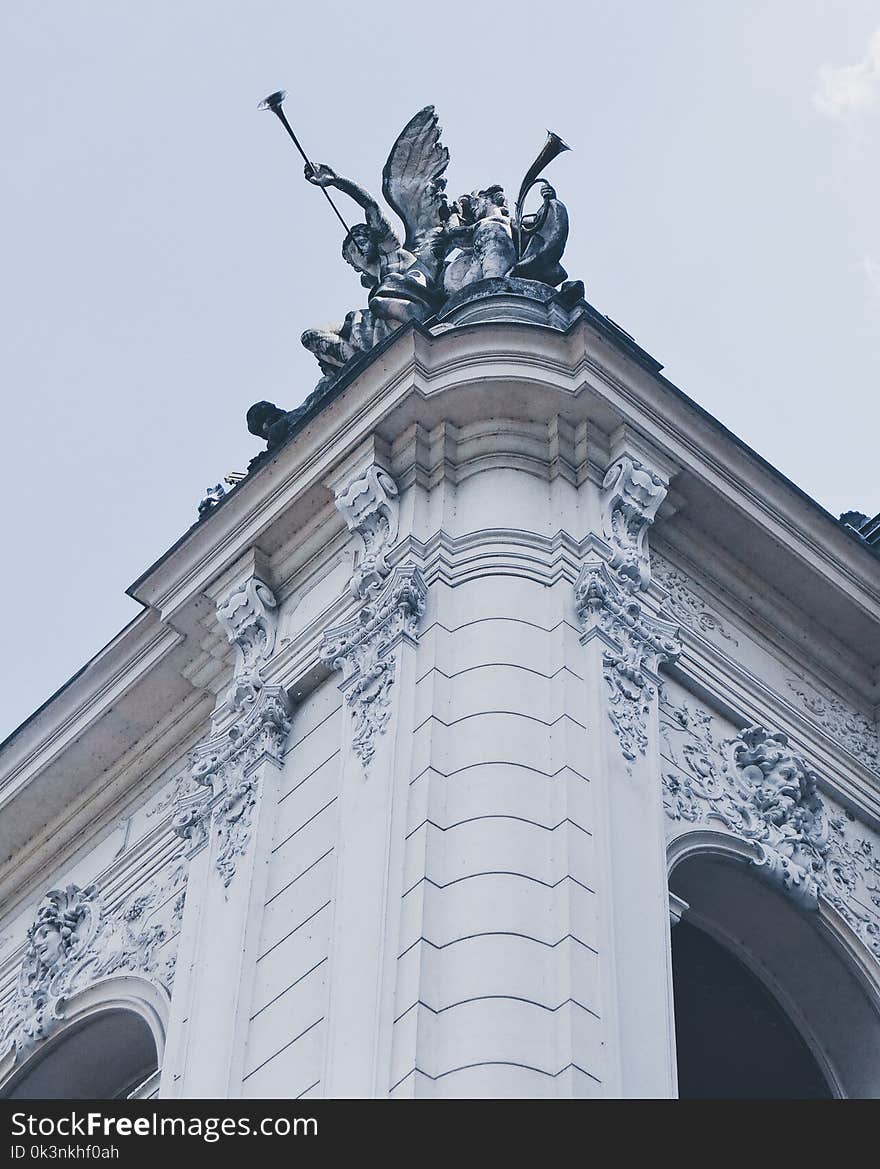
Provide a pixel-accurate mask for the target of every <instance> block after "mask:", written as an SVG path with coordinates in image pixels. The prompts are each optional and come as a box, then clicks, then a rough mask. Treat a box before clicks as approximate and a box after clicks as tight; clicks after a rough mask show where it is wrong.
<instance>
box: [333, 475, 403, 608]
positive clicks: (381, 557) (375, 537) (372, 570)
mask: <svg viewBox="0 0 880 1169" xmlns="http://www.w3.org/2000/svg"><path fill="white" fill-rule="evenodd" d="M336 507H337V509H338V510H339V512H340V513H341V514H342V516H343V518H344V519H345V522H346V524H348V530H349V531H350V532H356V533H357V534H358V535H359V536H360V538H361V541H362V544H363V552H362V555H361V557H360V559H359V561H358V564H357V567H356V568H355V570H354V572H353V573H352V577H351V591H352V593H353V594H354V596H355V597H358V598H364V597H366V596H368V595H369V594H370V593H371V592H374V591H375V590H376V589H379V588H381V587H382V582H383V580H385V578H386V577H387V576H388V574H389V572H390V571H391V569H390V568H389V566H388V561H387V559H386V556H387V553H388V552H389V551H390V550H391V549H392V548H393V547H394V544H395V543H396V541H397V533H398V526H399V507H400V505H399V502H398V489H397V484H396V483H395V482H394V480H393V479H392V478H391V476H390V475H389V474H388V472H387V471H385V470H383V469H382V468H381V467H380V466H378V465H377V464H376V463H373V464H371V465H370V466H369V467H367V468H366V470H365V471H362V472H360V473H358V474H357V475H356V476H355V478H353V479H352V480H351V481H350V482H349V483H347V484H346V485H345V486H344V487H342V488H340V489H339V490H338V491H337V492H336Z"/></svg>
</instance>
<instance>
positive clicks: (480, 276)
mask: <svg viewBox="0 0 880 1169" xmlns="http://www.w3.org/2000/svg"><path fill="white" fill-rule="evenodd" d="M444 235H445V239H446V246H447V248H456V249H458V255H457V256H455V257H453V258H452V259H450V261H449V263H448V264H447V265H446V267H445V268H444V270H443V289H444V291H445V293H446V295H447V296H452V295H453V294H454V293H456V292H458V291H459V290H460V289H462V288H464V287H465V286H466V285H468V284H473V283H474V281H475V280H488V279H491V278H492V277H499V276H507V275H509V274H510V271H511V269H512V268H513V266H514V264H515V263H516V245H515V244H514V242H513V228H512V226H511V222H510V210H509V208H508V206H507V200H506V199H505V197H504V191H503V189H502V188H501V187H499V186H497V185H496V186H493V187H487V188H486V190H485V191H471V193H470V194H469V195H462V196H460V198H458V199H456V201H455V202H454V203H453V204H452V207H451V208H450V215H449V218H448V220H447V222H446V230H445V232H444Z"/></svg>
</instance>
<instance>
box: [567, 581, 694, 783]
mask: <svg viewBox="0 0 880 1169" xmlns="http://www.w3.org/2000/svg"><path fill="white" fill-rule="evenodd" d="M575 607H576V609H577V614H578V618H579V619H580V622H581V624H582V625H583V627H584V630H585V634H584V638H583V641H584V642H585V643H586V641H588V640H589V639H590V638H591V637H593V636H596V635H598V636H600V637H601V638H602V640H603V642H604V648H603V651H602V674H603V677H604V679H605V682H606V684H607V686H608V691H609V695H608V703H609V710H608V717H609V719H610V720H611V724H612V726H613V727H614V733H615V734H616V735H617V738H618V741H619V743H620V749H621V751H622V753H623V757H624V758H625V759H626V760H628V761H629V762H633V761H634V760H635V759H636V758H637V756H638V755H639V754H641V755H645V754H646V753H647V749H648V716H649V714H650V710H651V703H652V702H653V700H654V698H655V697H656V694H657V689H656V685H657V678H656V670H657V667H658V665H659V664H660V662H663V661H666V662H668V661H674V660H675V659H676V658H677V657H678V656H679V654H680V653H681V646H680V645H679V642H678V626H677V625H675V624H673V623H672V622H670V621H664V620H662V619H660V618H657V617H653V616H651V615H650V614H649V613H648V612H646V610H645V608H644V606H643V605H642V603H641V602H640V601H638V600H637V599H636V593H635V586H634V583H633V582H632V581H631V580H630V579H629V578H627V577H623V578H621V577H619V576H617V575H615V574H613V573H612V572H611V571H610V570H609V568H608V566H607V564H605V562H604V561H598V562H596V563H594V564H586V565H584V567H583V568H582V569H581V571H580V575H579V576H578V579H577V582H576V583H575Z"/></svg>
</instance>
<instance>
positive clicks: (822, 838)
mask: <svg viewBox="0 0 880 1169" xmlns="http://www.w3.org/2000/svg"><path fill="white" fill-rule="evenodd" d="M664 715H665V718H664V721H663V723H662V725H661V733H662V735H663V737H664V739H665V741H666V743H667V746H668V748H669V753H670V756H671V758H672V760H674V761H675V764H676V769H675V770H674V771H666V772H665V773H664V776H663V786H664V790H665V796H666V798H665V808H666V814H667V816H668V817H669V818H670V819H672V820H675V821H686V822H689V823H697V822H712V821H717V822H718V823H720V824H722V825H723V826H724V827H725V828H726V829H727V830H728V831H729V832H731V833H732V834H733V835H735V836H737V837H739V838H740V839H742V840H746V841H748V842H750V843H751V844H752V845H753V846H754V849H755V854H754V862H753V863H754V864H755V865H756V866H757V868H758V870H759V872H760V873H761V874H762V875H763V876H764V877H766V878H767V879H768V880H769V881H771V882H772V883H773V884H775V885H776V886H777V887H779V888H781V889H782V891H783V892H784V893H785V894H787V895H788V896H789V897H791V898H792V899H793V900H794V901H795V902H796V903H797V904H798V905H800V906H801V907H802V908H805V909H815V908H816V907H817V906H818V903H819V899H820V898H822V899H824V900H825V901H827V902H828V904H830V905H833V906H834V908H835V909H836V910H837V911H838V912H839V913H840V914H841V916H842V917H843V918H844V919H845V920H846V921H847V922H848V923H849V925H850V926H851V927H852V929H853V930H854V931H855V933H856V934H857V935H858V936H859V938H861V940H862V941H863V942H864V944H865V945H866V946H867V947H868V949H869V950H870V951H871V952H872V953H873V955H874V956H875V957H876V958H878V959H880V851H878V848H877V846H876V843H875V842H874V841H873V840H870V839H869V838H868V835H867V834H866V832H865V831H864V830H863V834H862V835H860V836H855V835H854V832H853V830H852V828H851V827H850V825H851V824H852V823H853V822H854V818H853V817H851V816H850V815H849V814H848V813H842V812H837V811H833V810H829V808H828V807H827V805H826V803H825V801H824V799H823V798H822V795H821V793H820V791H819V785H818V776H817V775H816V773H815V771H813V770H812V768H810V767H809V766H808V764H807V763H806V762H805V761H804V760H803V759H801V758H800V757H799V756H798V755H796V754H794V752H793V751H792V750H791V748H790V746H789V741H788V737H787V736H786V735H784V734H782V733H771V732H770V731H768V730H766V729H765V728H764V727H760V726H758V727H749V728H747V729H745V730H743V731H741V732H740V733H739V734H738V735H736V736H734V737H732V738H728V739H724V740H722V741H720V742H718V741H716V740H715V738H714V737H713V719H712V716H711V715H710V714H708V713H707V712H706V711H703V710H700V709H699V708H697V709H695V710H692V709H691V708H690V707H688V706H687V704H685V703H682V704H680V705H672V704H671V703H664ZM673 736H677V738H676V740H675V741H673Z"/></svg>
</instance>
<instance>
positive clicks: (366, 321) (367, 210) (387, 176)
mask: <svg viewBox="0 0 880 1169" xmlns="http://www.w3.org/2000/svg"><path fill="white" fill-rule="evenodd" d="M448 165H449V152H448V150H447V149H446V147H445V146H443V145H441V143H440V127H439V126H438V124H437V115H436V114H435V113H434V107H433V106H425V108H424V109H423V110H419V112H418V113H417V114H416V115H415V117H413V118H411V119H410V121H409V122H408V123H407V124H406V126H404V128H403V130H402V131H401V133H400V135H399V137H398V139H397V141H396V142H395V143H394V145H393V147H392V148H391V153H390V154H389V155H388V161H387V162H386V163H385V167H384V170H383V171H382V194H383V195H384V196H385V199H386V200H387V202H388V203H389V204H390V205H391V207H392V208H393V209H394V210H395V211H396V212H397V214H398V215H399V216H400V218H401V219H402V220H403V224H404V228H405V235H404V239H403V242H401V240H400V237H399V236H398V234H397V232H396V231H395V230H394V228H393V227H392V225H391V224H390V223H389V221H388V219H387V218H386V216H385V214H384V212H383V211H382V208H381V207H380V206H379V204H378V203H377V202H376V200H375V199H374V198H373V196H372V195H370V194H369V192H368V191H365V190H364V189H363V188H362V187H359V186H358V185H357V183H353V182H352V181H351V180H350V179H345V178H342V177H341V176H340V175H338V174H336V172H335V171H334V170H332V169H331V168H330V167H329V166H325V165H324V164H316V165H312V164H307V165H306V168H305V177H306V179H308V181H309V182H310V183H313V184H314V185H315V186H316V187H324V188H327V187H335V188H336V189H337V190H338V191H341V192H342V193H343V194H344V195H348V196H349V197H350V198H351V199H353V200H354V201H355V203H357V204H358V206H359V207H361V208H362V209H363V212H364V218H365V219H366V222H365V223H358V224H355V226H354V227H352V228H351V230H350V231H349V232H348V234H347V235H346V237H345V239H344V240H343V244H342V256H343V259H345V260H346V261H347V263H349V264H351V266H352V267H353V268H354V269H355V271H357V272H359V273H360V277H361V284H362V285H363V286H364V287H365V288H367V289H369V295H368V298H367V308H364V309H355V310H353V311H352V312H350V313H348V314H347V315H346V317H345V319H344V320H343V321H342V322H340V323H338V324H334V325H327V326H325V327H324V328H320V329H307V330H306V331H305V333H303V335H302V343H303V345H305V347H306V349H308V350H309V351H310V352H312V353H314V355H315V357H316V358H317V359H318V364H319V365H320V367H321V372H322V373H324V374H325V375H331V376H332V375H333V374H334V373H336V371H337V370H338V369H340V368H341V367H342V366H343V365H345V363H346V362H347V361H349V360H350V359H351V358H352V357H355V356H356V355H357V354H359V353H366V352H367V351H368V350H370V349H372V348H373V346H374V345H377V344H378V343H379V342H380V341H382V340H384V338H385V337H387V336H388V335H389V334H390V333H392V332H393V331H394V330H395V329H396V328H398V327H399V326H400V325H403V324H406V323H407V322H408V321H417V320H424V318H425V317H427V316H430V314H431V313H432V312H434V310H435V309H436V308H437V306H438V304H439V302H440V300H441V299H442V294H441V290H440V287H439V279H438V278H439V275H440V267H441V265H442V263H443V259H444V257H445V255H446V251H447V248H448V244H447V242H446V234H445V232H444V221H445V218H446V217H448V208H447V205H446V198H445V196H444V194H443V191H444V188H445V186H446V180H445V179H444V178H443V174H444V171H445V170H446V167H447V166H448Z"/></svg>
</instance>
